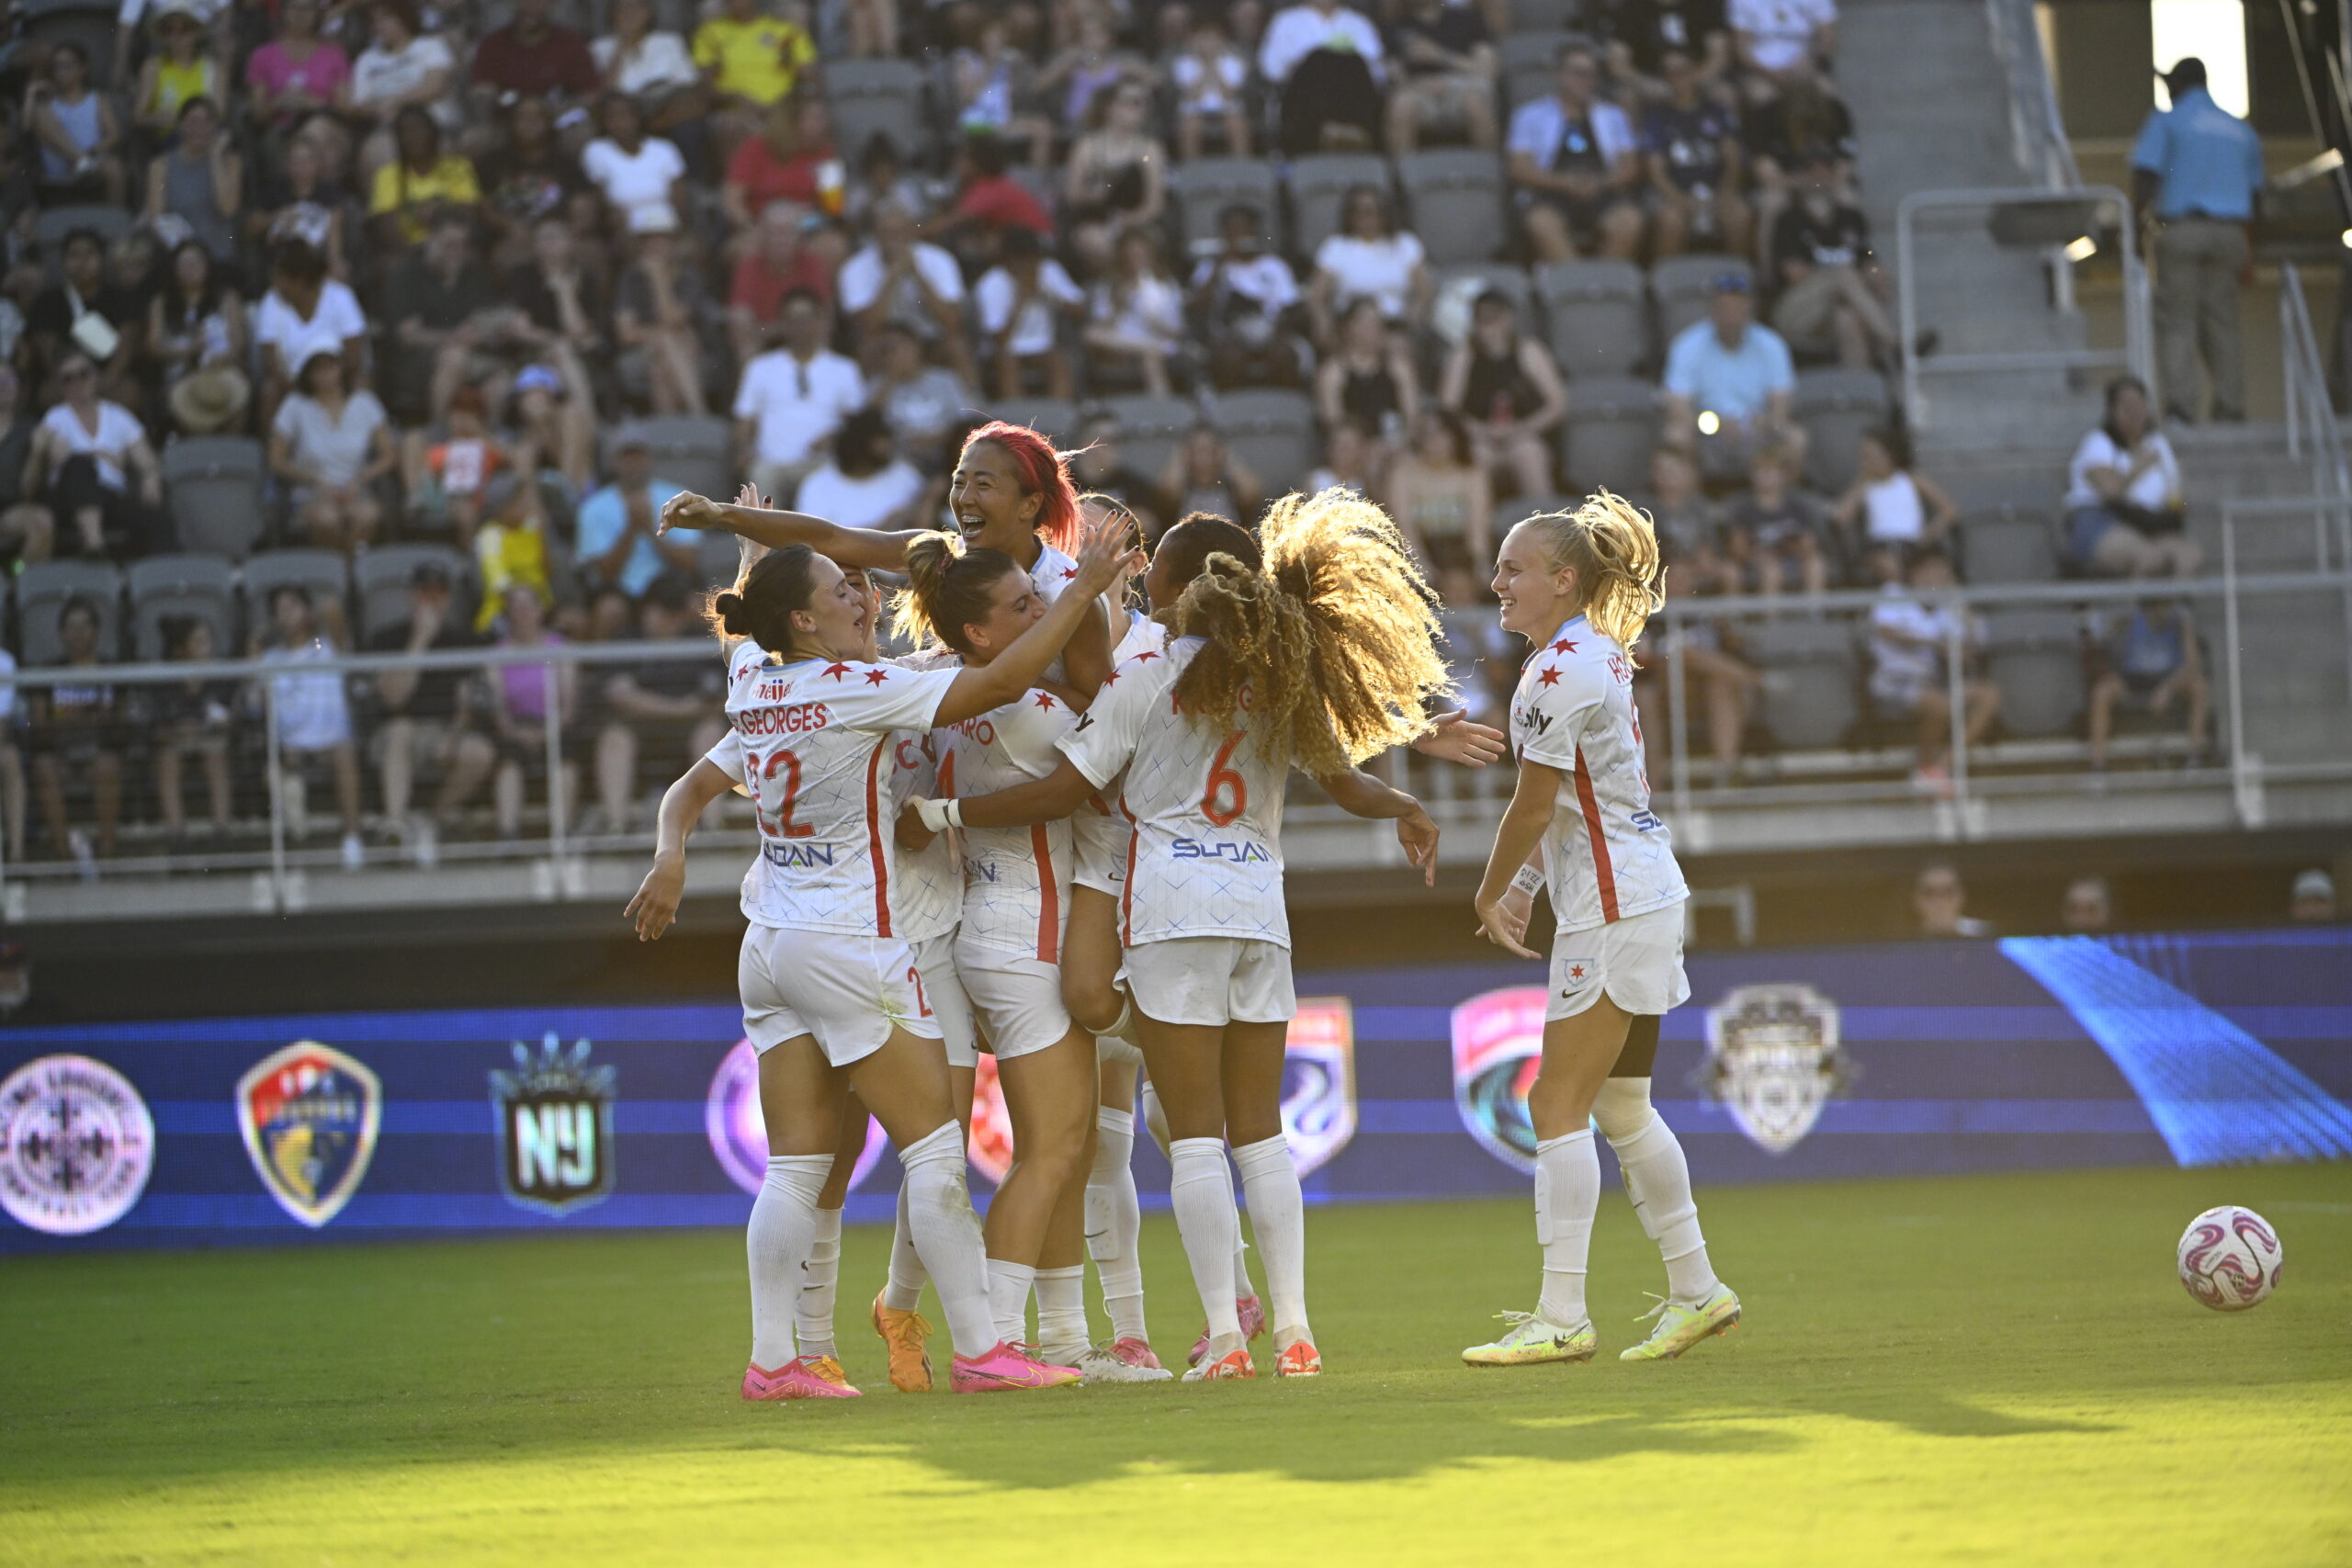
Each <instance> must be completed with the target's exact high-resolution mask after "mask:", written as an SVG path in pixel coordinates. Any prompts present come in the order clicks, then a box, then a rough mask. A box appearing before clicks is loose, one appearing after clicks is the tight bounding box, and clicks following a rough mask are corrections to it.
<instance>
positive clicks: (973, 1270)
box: [899, 1122, 997, 1356]
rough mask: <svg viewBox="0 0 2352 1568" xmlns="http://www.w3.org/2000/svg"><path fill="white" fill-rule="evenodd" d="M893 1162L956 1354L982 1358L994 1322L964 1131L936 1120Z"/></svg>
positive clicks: (992, 1343)
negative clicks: (902, 1174) (903, 1179)
mask: <svg viewBox="0 0 2352 1568" xmlns="http://www.w3.org/2000/svg"><path fill="white" fill-rule="evenodd" d="M899 1164H900V1165H901V1166H903V1167H905V1168H906V1172H907V1220H908V1224H909V1227H910V1230H911V1231H912V1233H913V1235H914V1244H915V1247H916V1249H917V1250H918V1251H920V1252H921V1253H922V1263H923V1268H924V1269H926V1270H927V1271H928V1272H929V1273H930V1275H931V1283H932V1288H933V1289H934V1290H936V1291H937V1292H939V1307H940V1312H941V1314H942V1315H944V1317H945V1318H946V1319H947V1335H948V1337H949V1338H951V1339H953V1340H954V1341H955V1343H956V1354H957V1355H959V1356H985V1355H987V1354H988V1353H989V1350H991V1349H993V1348H995V1346H996V1341H997V1334H996V1324H995V1322H994V1320H993V1319H991V1318H990V1317H989V1260H988V1249H987V1247H986V1246H985V1245H984V1244H983V1243H982V1242H981V1240H980V1221H979V1216H978V1215H977V1214H975V1213H972V1194H971V1190H970V1189H968V1188H967V1186H966V1185H965V1176H964V1129H963V1128H961V1127H959V1126H957V1125H956V1123H955V1122H941V1123H940V1124H939V1126H938V1127H936V1128H935V1129H933V1131H932V1132H931V1134H929V1135H927V1136H925V1137H922V1138H919V1139H917V1140H916V1141H915V1143H914V1144H913V1145H911V1146H910V1147H908V1148H905V1149H902V1150H900V1151H899Z"/></svg>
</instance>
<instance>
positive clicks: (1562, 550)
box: [1520, 490, 1666, 649]
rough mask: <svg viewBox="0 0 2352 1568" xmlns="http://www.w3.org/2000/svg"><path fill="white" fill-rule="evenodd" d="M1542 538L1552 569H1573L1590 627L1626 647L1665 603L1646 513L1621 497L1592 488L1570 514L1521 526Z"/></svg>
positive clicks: (1662, 569)
mask: <svg viewBox="0 0 2352 1568" xmlns="http://www.w3.org/2000/svg"><path fill="white" fill-rule="evenodd" d="M1520 526H1521V527H1522V528H1532V529H1534V530H1535V531H1536V535H1537V536H1538V537H1539V538H1541V539H1542V540H1543V543H1544V559H1545V562H1546V563H1547V564H1548V565H1549V566H1550V568H1551V569H1552V570H1554V571H1557V570H1560V569H1561V568H1563V567H1573V568H1575V569H1576V574H1577V591H1578V592H1581V593H1582V594H1583V595H1584V602H1583V604H1582V605H1581V609H1582V611H1583V614H1584V618H1585V619H1586V620H1587V621H1589V622H1590V623H1591V625H1592V628H1593V630H1595V631H1597V632H1600V634H1601V635H1602V636H1604V637H1611V638H1614V639H1615V640H1616V641H1617V643H1618V644H1619V645H1621V646H1622V647H1623V648H1626V649H1632V647H1633V646H1634V644H1635V643H1636V642H1639V641H1640V640H1641V637H1642V627H1643V626H1644V624H1645V623H1646V622H1647V621H1648V620H1649V618H1650V617H1651V616H1652V615H1657V613H1658V611H1659V610H1661V609H1663V608H1664V607H1665V605H1666V564H1665V562H1664V561H1663V560H1662V559H1661V558H1660V557H1659V554H1658V547H1657V527H1656V526H1655V525H1653V524H1652V523H1651V522H1650V519H1649V515H1648V513H1645V512H1641V511H1639V510H1637V509H1636V508H1635V507H1634V504H1633V503H1632V502H1628V501H1627V500H1626V499H1625V498H1624V497H1623V496H1622V495H1612V494H1611V493H1610V492H1609V491H1605V490H1602V491H1594V492H1593V493H1592V494H1591V495H1589V496H1588V497H1586V498H1585V502H1584V504H1583V505H1582V506H1579V507H1577V509H1576V510H1575V511H1574V512H1546V513H1539V514H1537V515H1536V516H1533V517H1530V518H1529V519H1527V521H1525V522H1524V523H1521V525H1520Z"/></svg>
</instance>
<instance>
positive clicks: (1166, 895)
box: [917, 491, 1445, 1381]
mask: <svg viewBox="0 0 2352 1568" xmlns="http://www.w3.org/2000/svg"><path fill="white" fill-rule="evenodd" d="M1260 550H1261V554H1262V558H1263V561H1264V564H1263V566H1262V567H1253V566H1251V565H1249V564H1247V563H1246V562H1244V561H1242V560H1240V559H1238V558H1235V557H1234V556H1232V555H1229V554H1225V553H1222V552H1220V553H1216V554H1213V555H1211V556H1210V557H1209V558H1207V560H1206V561H1205V562H1204V566H1203V570H1201V572H1200V574H1199V575H1198V576H1197V577H1196V578H1194V579H1193V581H1191V582H1190V583H1188V584H1187V585H1186V586H1185V588H1184V590H1183V592H1182V595H1181V597H1179V599H1178V600H1177V603H1176V604H1175V606H1174V609H1173V611H1172V612H1171V614H1170V617H1169V620H1170V633H1171V634H1172V635H1171V638H1170V643H1169V646H1168V648H1167V650H1166V651H1165V652H1158V651H1153V650H1149V649H1147V650H1145V651H1143V652H1140V653H1137V654H1136V655H1135V656H1134V657H1133V658H1132V659H1129V660H1127V661H1126V662H1125V665H1124V666H1122V667H1121V668H1120V669H1119V670H1118V671H1114V674H1113V676H1112V677H1111V679H1110V681H1108V682H1106V683H1105V684H1106V687H1107V689H1106V690H1105V691H1104V692H1103V694H1102V695H1101V696H1100V697H1098V698H1097V699H1096V701H1095V703H1094V705H1092V706H1091V708H1089V709H1088V710H1087V712H1086V714H1085V715H1084V716H1083V717H1082V718H1081V719H1080V722H1079V724H1078V725H1077V726H1076V727H1075V728H1073V729H1072V730H1071V732H1070V734H1069V736H1067V737H1066V738H1064V739H1063V740H1062V742H1061V743H1060V749H1061V751H1062V753H1063V759H1062V761H1061V762H1060V764H1059V765H1058V766H1057V768H1056V769H1055V771H1054V772H1053V773H1051V774H1049V775H1047V776H1046V778H1045V779H1042V780H1039V781H1037V782H1036V783H1035V784H1024V785H1022V786H1019V787H1018V788H1016V789H1014V790H1012V791H1007V792H1004V793H1001V794H1000V795H993V796H981V797H978V798H976V799H967V800H951V801H944V802H942V801H924V802H919V803H918V805H917V809H918V810H919V811H920V812H921V814H922V817H923V819H924V821H925V823H926V824H927V825H930V826H933V827H938V826H940V825H941V824H943V823H950V824H955V825H957V826H963V825H967V824H970V825H976V826H989V827H1011V826H1017V825H1022V824H1025V823H1027V822H1031V821H1044V820H1051V819H1053V818H1058V817H1064V816H1067V815H1069V813H1070V812H1072V811H1074V810H1077V809H1080V807H1082V806H1083V805H1084V803H1085V801H1086V798H1087V797H1088V796H1089V795H1092V794H1094V793H1095V792H1097V791H1099V790H1101V789H1103V788H1104V787H1105V786H1107V785H1108V784H1110V783H1111V782H1112V781H1113V780H1114V779H1117V778H1119V777H1120V776H1121V775H1122V773H1124V774H1125V783H1124V784H1122V785H1121V787H1120V792H1119V808H1120V811H1121V813H1122V814H1123V815H1124V816H1125V818H1127V820H1128V823H1129V824H1130V826H1132V827H1133V828H1134V829H1136V831H1135V835H1134V837H1133V839H1132V840H1130V847H1129V851H1128V863H1127V868H1126V870H1127V874H1126V880H1125V887H1124V891H1123V893H1122V896H1121V914H1122V923H1123V927H1124V929H1123V931H1122V938H1123V942H1124V945H1125V950H1126V970H1127V976H1128V983H1129V986H1130V987H1131V988H1132V991H1133V995H1134V998H1135V1009H1136V1029H1137V1030H1138V1032H1140V1033H1141V1036H1142V1044H1143V1054H1144V1059H1145V1062H1146V1063H1147V1065H1148V1068H1149V1070H1150V1073H1151V1078H1152V1082H1153V1085H1154V1086H1155V1088H1156V1089H1158V1091H1159V1098H1160V1100H1161V1103H1162V1104H1163V1105H1164V1107H1165V1108H1166V1111H1167V1115H1168V1122H1169V1131H1170V1134H1172V1138H1171V1144H1170V1163H1171V1165H1172V1167H1173V1169H1174V1180H1173V1183H1172V1189H1171V1199H1172V1201H1173V1206H1174V1208H1175V1211H1176V1223H1177V1228H1178V1230H1179V1232H1180V1233H1181V1234H1182V1237H1183V1241H1184V1251H1185V1255H1186V1257H1187V1258H1188V1259H1189V1261H1190V1262H1191V1265H1192V1270H1193V1284H1194V1286H1195V1287H1196V1288H1197V1289H1198V1291H1199V1292H1200V1297H1201V1305H1202V1309H1203V1310H1204V1312H1205V1313H1206V1314H1207V1315H1208V1319H1209V1325H1210V1344H1209V1349H1208V1353H1207V1355H1205V1356H1204V1358H1203V1359H1202V1360H1201V1362H1200V1364H1199V1365H1197V1366H1195V1367H1194V1368H1193V1370H1192V1371H1189V1372H1187V1373H1186V1374H1185V1377H1186V1379H1187V1380H1188V1381H1201V1380H1206V1379H1227V1378H1246V1377H1252V1376H1255V1375H1256V1367H1255V1364H1254V1363H1253V1362H1252V1360H1251V1359H1250V1351H1249V1344H1248V1341H1247V1340H1246V1339H1245V1338H1244V1337H1243V1334H1242V1331H1241V1325H1240V1321H1239V1317H1238V1314H1237V1312H1236V1311H1235V1306H1234V1297H1235V1280H1234V1277H1233V1256H1234V1250H1235V1248H1236V1247H1237V1246H1238V1243H1239V1235H1240V1221H1239V1215H1238V1213H1237V1211H1236V1208H1235V1204H1234V1193H1233V1183H1232V1178H1231V1174H1230V1172H1229V1170H1228V1168H1227V1165H1226V1145H1227V1141H1228V1140H1229V1141H1230V1142H1231V1143H1232V1145H1233V1151H1234V1160H1235V1163H1236V1164H1238V1166H1239V1167H1240V1169H1241V1175H1242V1183H1243V1186H1244V1188H1245V1190H1247V1192H1248V1195H1249V1199H1250V1216H1251V1219H1252V1221H1253V1222H1254V1224H1255V1228H1256V1231H1257V1235H1258V1247H1259V1251H1260V1252H1261V1254H1262V1255H1263V1256H1264V1258H1265V1265H1266V1280H1267V1287H1268V1293H1269V1294H1270V1295H1271V1296H1272V1304H1273V1311H1272V1318H1273V1337H1274V1349H1275V1353H1276V1354H1275V1371H1276V1373H1277V1374H1278V1375H1281V1376H1286V1377H1312V1376H1314V1375H1316V1374H1317V1373H1318V1372H1320V1371H1322V1358H1321V1356H1320V1355H1319V1354H1318V1353H1317V1349H1316V1347H1315V1343H1314V1338H1313V1335H1312V1331H1311V1329H1310V1327H1309V1325H1308V1321H1307V1315H1306V1226H1305V1216H1304V1206H1303V1202H1302V1199H1301V1196H1300V1191H1299V1183H1298V1171H1297V1168H1296V1167H1295V1165H1293V1164H1292V1162H1291V1158H1290V1150H1289V1147H1288V1145H1286V1144H1285V1142H1284V1141H1283V1131H1282V1107H1281V1099H1282V1078H1283V1051H1284V1043H1285V1039H1286V1036H1287V1034H1288V1032H1289V1021H1290V1018H1291V1016H1292V1014H1293V1013H1294V1012H1295V1010H1296V1006H1297V1004H1296V999H1295V996H1294V994H1293V992H1292V989H1291V977H1290V931H1289V926H1288V923H1287V920H1286V918H1285V915H1284V912H1283V876H1282V848H1281V829H1282V803H1283V780H1284V778H1285V776H1286V775H1287V774H1288V773H1289V772H1290V770H1291V768H1292V767H1294V766H1295V767H1298V768H1300V769H1301V770H1303V771H1304V772H1306V773H1307V774H1308V775H1309V776H1310V777H1313V778H1314V779H1316V780H1317V783H1319V784H1321V785H1322V786H1323V787H1324V788H1325V789H1326V790H1327V791H1328V792H1329V793H1330V795H1332V797H1333V798H1334V799H1336V800H1338V801H1339V802H1340V805H1341V806H1342V807H1345V808H1346V809H1347V810H1349V811H1350V812H1351V813H1353V814H1355V815H1357V816H1361V817H1367V818H1395V819H1397V838H1398V840H1399V841H1400V842H1401V843H1402V844H1403V845H1404V847H1405V851H1406V854H1407V857H1408V859H1409V860H1410V861H1411V863H1413V864H1414V865H1415V866H1417V867H1420V868H1422V869H1423V871H1424V874H1425V875H1427V876H1429V877H1430V878H1432V879H1433V878H1434V876H1435V874H1436V854H1437V838H1438V830H1437V825H1436V824H1435V823H1434V822H1432V821H1430V817H1429V814H1428V813H1427V812H1426V811H1424V810H1423V809H1422V808H1421V806H1420V803H1419V801H1417V800H1415V799H1414V798H1413V797H1412V796H1411V795H1407V794H1405V793H1404V792H1403V791H1401V790H1397V789H1392V788H1390V787H1389V786H1387V785H1385V784H1381V783H1380V782H1379V781H1377V780H1375V779H1374V778H1372V777H1370V776H1369V775H1367V774H1365V773H1362V772H1361V771H1359V770H1358V769H1357V768H1356V766H1355V764H1356V763H1357V762H1358V761H1362V760H1363V759H1364V758H1366V757H1369V756H1372V755H1374V753H1376V752H1379V751H1381V750H1386V749H1387V748H1388V747H1390V746H1392V745H1397V744H1401V743H1403V742H1405V741H1408V740H1410V739H1413V738H1414V737H1415V736H1416V735H1418V734H1419V733H1421V732H1422V731H1423V730H1424V729H1425V728H1427V721H1426V720H1425V719H1424V718H1423V717H1422V716H1421V715H1422V713H1423V711H1424V699H1425V698H1427V697H1428V696H1430V694H1434V693H1436V692H1439V691H1442V690H1443V689H1444V687H1445V669H1444V665H1443V663H1442V660H1440V659H1439V658H1438V655H1437V652H1436V648H1435V642H1434V636H1433V634H1434V631H1435V615H1434V614H1433V612H1432V611H1431V610H1430V605H1429V602H1428V599H1427V598H1426V596H1425V594H1424V592H1423V591H1422V585H1421V583H1420V581H1419V576H1418V574H1417V573H1416V572H1415V571H1414V570H1413V568H1412V566H1411V564H1410V562H1409V560H1408V557H1407V555H1406V552H1405V547H1404V544H1403V541H1402V540H1401V539H1400V538H1399V537H1398V536H1397V530H1396V527H1395V525H1393V524H1391V523H1390V522H1389V520H1388V518H1387V516H1386V515H1385V513H1382V512H1381V511H1380V509H1379V508H1378V507H1376V506H1374V505H1372V504H1371V503H1370V502H1364V501H1362V500H1359V499H1357V498H1355V497H1352V496H1350V495H1346V494H1344V493H1342V492H1340V491H1326V492H1325V493H1323V494H1321V495H1318V496H1315V497H1313V498H1311V499H1310V498H1307V497H1305V496H1298V495H1292V496H1286V497H1284V498H1283V500H1282V501H1280V502H1276V503H1275V504H1274V506H1273V507H1272V509H1271V510H1270V511H1269V512H1268V513H1267V515H1266V519H1265V522H1264V524H1263V525H1262V526H1261V538H1260Z"/></svg>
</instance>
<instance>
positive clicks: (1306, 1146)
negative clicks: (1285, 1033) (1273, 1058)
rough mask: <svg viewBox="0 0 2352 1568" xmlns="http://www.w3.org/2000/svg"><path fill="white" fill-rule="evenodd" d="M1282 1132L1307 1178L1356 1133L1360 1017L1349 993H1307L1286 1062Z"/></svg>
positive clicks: (1294, 1023) (1293, 1024) (1293, 1027)
mask: <svg viewBox="0 0 2352 1568" xmlns="http://www.w3.org/2000/svg"><path fill="white" fill-rule="evenodd" d="M1355 1135H1356V1015H1355V1009H1354V1008H1353V1007H1351V1005H1350V1004H1349V1002H1348V998H1345V997H1303V998H1300V999H1299V1004H1298V1013H1297V1016H1295V1017H1294V1018H1293V1019H1292V1020H1291V1021H1290V1037H1289V1042H1288V1043H1287V1045H1286V1046H1285V1048H1284V1053H1283V1136H1284V1137H1285V1138H1286V1139H1288V1140H1289V1143H1290V1157H1291V1162H1292V1163H1293V1164H1295V1165H1296V1166H1297V1167H1298V1174H1299V1175H1301V1176H1305V1175H1306V1174H1308V1173H1309V1172H1311V1171H1315V1170H1318V1169H1320V1168H1322V1167H1324V1166H1325V1165H1327V1164H1329V1162H1330V1159H1331V1156H1333V1155H1336V1154H1338V1153H1339V1152H1340V1150H1341V1149H1344V1148H1346V1147H1347V1146H1348V1140H1350V1139H1351V1138H1353V1137H1354V1136H1355Z"/></svg>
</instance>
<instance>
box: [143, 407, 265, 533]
mask: <svg viewBox="0 0 2352 1568" xmlns="http://www.w3.org/2000/svg"><path fill="white" fill-rule="evenodd" d="M160 461H161V462H162V464H163V468H164V494H165V495H166V496H167V497H168V498H169V500H170V502H171V511H172V529H173V532H174V534H175V536H176V537H177V538H178V541H179V546H180V548H182V549H184V550H194V551H198V552H200V553H202V554H205V555H211V556H220V557H221V558H224V559H228V560H243V558H245V557H246V555H247V554H249V553H250V552H251V551H252V549H253V547H254V545H255V544H257V543H259V542H260V539H261V535H262V509H261V493H262V492H261V482H262V474H263V470H264V468H265V467H266V460H265V456H264V453H263V451H262V445H261V443H260V442H258V441H255V440H254V439H252V438H251V437H250V436H244V435H194V436H183V437H181V438H180V439H179V440H177V441H175V442H173V443H172V444H171V445H170V446H166V447H164V452H163V457H161V459H160Z"/></svg>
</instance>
